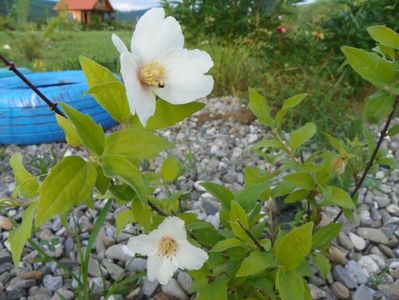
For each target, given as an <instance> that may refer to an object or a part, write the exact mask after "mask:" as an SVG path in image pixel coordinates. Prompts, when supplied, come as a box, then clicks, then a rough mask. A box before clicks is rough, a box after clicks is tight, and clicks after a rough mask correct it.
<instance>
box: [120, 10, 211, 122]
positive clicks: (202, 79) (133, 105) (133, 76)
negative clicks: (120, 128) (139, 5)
mask: <svg viewBox="0 0 399 300" xmlns="http://www.w3.org/2000/svg"><path fill="white" fill-rule="evenodd" d="M112 41H113V43H114V45H115V47H116V48H117V49H118V51H119V52H120V53H121V73H122V78H123V81H124V83H125V86H126V93H127V98H128V101H129V106H130V111H131V112H132V114H134V113H137V115H138V117H139V119H140V122H141V124H143V126H146V124H147V121H148V119H149V118H150V117H151V116H152V115H154V113H155V105H156V95H157V96H158V97H160V98H161V99H163V100H165V101H167V102H169V103H171V104H185V103H188V102H192V101H195V100H197V99H200V98H203V97H206V96H207V95H209V94H210V93H211V91H212V89H213V78H212V76H210V75H205V73H207V72H208V71H209V69H210V68H211V67H212V66H213V61H212V59H211V57H210V56H209V55H208V53H206V52H204V51H200V50H187V49H184V48H183V46H184V37H183V33H182V30H181V27H180V25H179V23H178V22H177V21H176V19H175V18H173V17H167V18H165V12H164V10H163V9H162V8H153V9H150V10H149V11H148V12H146V13H145V14H144V15H143V16H142V17H141V18H140V19H139V21H138V22H137V25H136V29H135V31H134V33H133V37H132V43H131V51H132V52H129V50H128V49H127V47H126V46H125V44H124V43H123V42H122V41H121V39H120V38H119V37H118V36H116V35H115V34H113V35H112Z"/></svg>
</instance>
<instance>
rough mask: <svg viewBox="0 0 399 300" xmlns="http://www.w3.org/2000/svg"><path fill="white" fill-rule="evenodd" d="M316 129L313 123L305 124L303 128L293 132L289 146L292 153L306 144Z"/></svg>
mask: <svg viewBox="0 0 399 300" xmlns="http://www.w3.org/2000/svg"><path fill="white" fill-rule="evenodd" d="M316 131H317V128H316V125H315V124H314V123H306V124H305V125H304V126H303V127H301V128H299V129H297V130H295V131H293V132H292V133H291V138H290V142H289V143H290V146H291V148H292V150H293V151H295V150H296V149H298V148H299V147H300V146H301V145H303V144H304V143H306V142H307V141H308V140H310V139H311V138H312V137H313V136H314V135H315V134H316Z"/></svg>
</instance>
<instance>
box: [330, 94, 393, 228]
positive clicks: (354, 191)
mask: <svg viewBox="0 0 399 300" xmlns="http://www.w3.org/2000/svg"><path fill="white" fill-rule="evenodd" d="M398 105H399V96H397V97H396V100H395V103H394V104H393V108H392V111H391V113H390V114H389V116H388V119H387V121H386V122H385V126H384V128H383V129H382V130H381V132H380V137H379V139H378V141H377V145H376V146H375V148H374V151H373V153H372V155H371V157H370V160H369V161H368V162H367V165H366V168H365V169H364V172H363V174H362V177H360V180H359V181H358V183H357V184H356V186H355V188H354V190H353V191H352V193H351V198H353V197H354V196H355V195H356V193H357V192H358V191H359V189H360V188H361V186H362V184H363V182H364V180H365V179H366V176H367V174H368V172H369V171H370V169H371V167H372V166H373V164H374V160H375V159H376V157H377V154H378V151H379V150H380V147H381V144H382V142H383V141H384V138H385V137H386V136H387V132H388V129H389V125H391V122H392V119H393V117H394V115H395V112H396V108H397V106H398ZM342 213H343V210H342V208H341V209H340V211H339V213H338V215H337V216H336V217H335V218H334V221H333V222H334V223H335V222H337V221H338V219H339V217H340V216H341V215H342Z"/></svg>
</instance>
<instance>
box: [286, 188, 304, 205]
mask: <svg viewBox="0 0 399 300" xmlns="http://www.w3.org/2000/svg"><path fill="white" fill-rule="evenodd" d="M308 195H309V191H307V190H304V189H299V190H295V191H293V192H292V193H291V194H289V195H288V196H287V197H286V198H285V199H284V203H287V204H290V203H295V202H298V201H302V200H303V199H305V198H306V197H307V196H308Z"/></svg>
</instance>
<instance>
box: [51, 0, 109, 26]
mask: <svg viewBox="0 0 399 300" xmlns="http://www.w3.org/2000/svg"><path fill="white" fill-rule="evenodd" d="M54 10H56V11H58V12H59V13H64V14H67V15H69V16H70V17H71V18H72V19H73V20H75V21H76V22H79V23H81V24H89V23H91V22H92V21H94V20H95V19H97V20H99V21H101V22H103V21H104V20H105V19H106V18H107V17H108V18H111V17H112V13H113V12H114V8H113V7H112V5H111V3H110V2H109V0H59V2H58V3H57V5H56V6H55V7H54Z"/></svg>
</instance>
